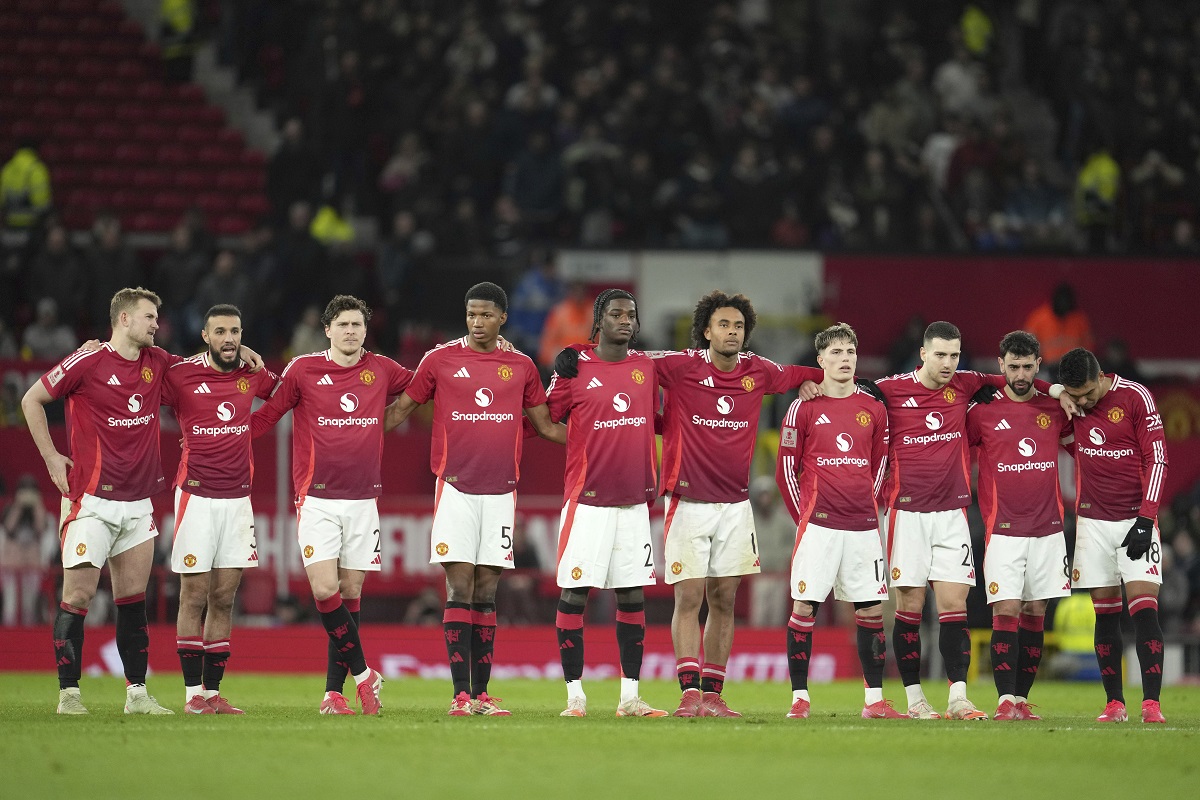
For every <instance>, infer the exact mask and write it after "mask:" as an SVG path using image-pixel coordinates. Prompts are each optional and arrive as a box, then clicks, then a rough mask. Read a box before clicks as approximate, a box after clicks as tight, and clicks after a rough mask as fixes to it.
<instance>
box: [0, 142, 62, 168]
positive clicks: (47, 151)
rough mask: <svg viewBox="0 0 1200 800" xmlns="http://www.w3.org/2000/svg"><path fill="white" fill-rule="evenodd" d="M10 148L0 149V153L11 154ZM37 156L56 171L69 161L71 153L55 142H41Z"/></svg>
mask: <svg viewBox="0 0 1200 800" xmlns="http://www.w3.org/2000/svg"><path fill="white" fill-rule="evenodd" d="M11 152H12V147H11V146H10V147H7V148H5V147H0V153H5V154H8V153H11ZM38 155H40V156H41V157H42V160H43V161H45V162H46V163H47V164H49V165H50V167H51V168H52V169H56V168H57V166H56V165H58V164H64V163H66V162H67V161H69V160H70V159H71V151H70V148H69V147H66V146H64V145H61V144H58V143H57V142H43V143H42V145H41V146H40V147H39V148H38Z"/></svg>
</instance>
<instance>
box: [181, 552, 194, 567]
mask: <svg viewBox="0 0 1200 800" xmlns="http://www.w3.org/2000/svg"><path fill="white" fill-rule="evenodd" d="M183 565H184V566H185V567H187V568H188V569H191V568H192V567H194V566H196V557H195V556H194V555H192V554H191V553H188V554H187V555H186V556H184V557H183Z"/></svg>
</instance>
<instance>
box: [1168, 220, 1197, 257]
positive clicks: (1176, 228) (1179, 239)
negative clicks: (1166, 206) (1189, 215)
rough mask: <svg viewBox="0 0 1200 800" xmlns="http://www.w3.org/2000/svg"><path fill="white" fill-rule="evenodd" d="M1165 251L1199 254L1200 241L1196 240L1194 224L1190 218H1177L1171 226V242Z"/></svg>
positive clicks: (1184, 254)
mask: <svg viewBox="0 0 1200 800" xmlns="http://www.w3.org/2000/svg"><path fill="white" fill-rule="evenodd" d="M1166 252H1167V253H1170V254H1172V255H1179V256H1195V255H1197V254H1200V242H1197V241H1196V226H1195V225H1193V224H1192V221H1191V220H1187V219H1177V220H1175V224H1174V225H1172V226H1171V242H1170V244H1169V245H1167V247H1166Z"/></svg>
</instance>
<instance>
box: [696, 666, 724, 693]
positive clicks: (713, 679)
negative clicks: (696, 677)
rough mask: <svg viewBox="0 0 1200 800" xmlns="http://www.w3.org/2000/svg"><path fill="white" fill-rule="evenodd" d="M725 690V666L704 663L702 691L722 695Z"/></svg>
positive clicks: (701, 681) (701, 672)
mask: <svg viewBox="0 0 1200 800" xmlns="http://www.w3.org/2000/svg"><path fill="white" fill-rule="evenodd" d="M724 689H725V665H724V664H710V663H709V662H707V661H706V662H704V666H703V667H702V668H701V669H700V691H702V692H716V693H717V694H720V693H721V692H722V691H724Z"/></svg>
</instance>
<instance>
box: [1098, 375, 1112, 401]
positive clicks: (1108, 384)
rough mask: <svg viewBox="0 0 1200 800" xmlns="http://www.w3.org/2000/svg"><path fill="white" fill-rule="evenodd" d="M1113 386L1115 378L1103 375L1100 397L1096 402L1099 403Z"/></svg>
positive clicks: (1101, 377)
mask: <svg viewBox="0 0 1200 800" xmlns="http://www.w3.org/2000/svg"><path fill="white" fill-rule="evenodd" d="M1112 385H1113V376H1112V375H1101V376H1100V397H1097V398H1096V400H1097V401H1099V400H1101V399H1102V398H1103V397H1104V395H1106V394H1108V390H1109V389H1111V388H1112Z"/></svg>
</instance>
